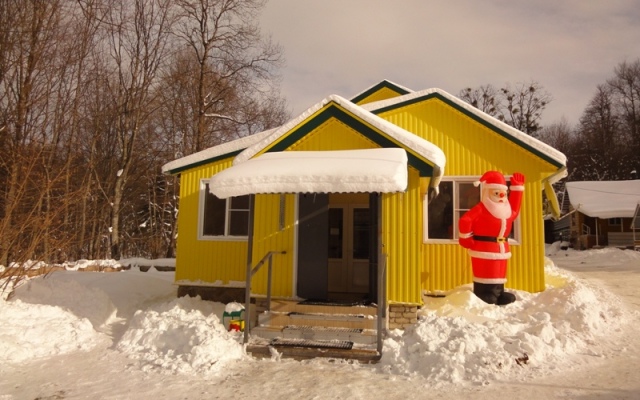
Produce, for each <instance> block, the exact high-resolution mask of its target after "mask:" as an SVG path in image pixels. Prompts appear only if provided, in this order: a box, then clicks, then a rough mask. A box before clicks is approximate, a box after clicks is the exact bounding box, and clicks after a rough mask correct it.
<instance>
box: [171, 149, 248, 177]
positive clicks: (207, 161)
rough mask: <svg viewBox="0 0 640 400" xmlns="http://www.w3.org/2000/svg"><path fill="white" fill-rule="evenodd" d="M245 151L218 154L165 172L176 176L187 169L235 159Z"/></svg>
mask: <svg viewBox="0 0 640 400" xmlns="http://www.w3.org/2000/svg"><path fill="white" fill-rule="evenodd" d="M244 150H245V149H240V150H235V151H232V152H229V153H226V154H220V155H218V156H215V157H211V158H206V159H204V160H200V161H196V162H193V163H191V164H187V165H183V166H182V167H178V168H175V169H171V170H169V171H167V172H166V173H168V174H170V175H177V174H179V173H181V172H182V171H186V170H188V169H193V168H197V167H200V166H202V165H205V164H210V163H213V162H216V161H220V160H224V159H225V158H230V157H235V156H237V155H238V154H240V153H242V152H243V151H244Z"/></svg>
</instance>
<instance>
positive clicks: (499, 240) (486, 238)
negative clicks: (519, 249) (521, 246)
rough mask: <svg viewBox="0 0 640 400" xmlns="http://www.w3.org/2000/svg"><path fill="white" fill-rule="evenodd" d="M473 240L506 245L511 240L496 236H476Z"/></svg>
mask: <svg viewBox="0 0 640 400" xmlns="http://www.w3.org/2000/svg"><path fill="white" fill-rule="evenodd" d="M473 240H479V241H481V242H493V243H504V242H506V241H507V240H509V238H505V237H495V236H478V235H474V236H473Z"/></svg>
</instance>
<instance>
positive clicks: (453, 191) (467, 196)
mask: <svg viewBox="0 0 640 400" xmlns="http://www.w3.org/2000/svg"><path fill="white" fill-rule="evenodd" d="M477 179H478V178H473V177H465V178H462V179H456V180H450V181H442V182H440V186H439V189H440V194H438V196H437V197H436V198H435V199H433V200H432V201H431V202H430V203H429V204H428V205H427V206H426V207H425V208H426V209H427V210H426V213H425V219H426V221H427V224H426V226H425V227H424V232H425V241H426V240H434V239H436V240H437V239H443V240H458V221H459V220H460V217H462V216H463V215H464V213H466V212H467V211H469V210H470V209H471V208H472V207H473V206H475V205H476V204H478V203H479V202H480V188H479V187H476V186H475V185H474V184H473V182H475V181H476V180H477ZM425 203H426V202H425ZM519 224H520V217H518V218H517V219H516V221H515V223H514V225H513V227H512V229H511V234H510V235H509V237H510V238H511V239H515V238H516V237H517V236H519V234H518V233H517V232H519Z"/></svg>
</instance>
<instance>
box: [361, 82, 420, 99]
mask: <svg viewBox="0 0 640 400" xmlns="http://www.w3.org/2000/svg"><path fill="white" fill-rule="evenodd" d="M383 88H388V89H391V90H393V91H394V92H396V93H398V94H399V95H401V96H402V95H405V94H408V93H409V91H407V90H406V89H403V88H401V87H399V86H396V85H394V84H393V83H391V82H389V81H382V82H380V83H378V84H377V85H375V86H373V87H372V88H370V89H367V90H366V91H364V92H362V93H360V94H359V95H357V96H356V97H354V98H353V99H351V100H350V101H351V102H352V103H354V104H357V103H358V102H359V101H361V100H364V99H366V98H367V97H369V96H371V95H372V94H374V93H375V92H377V91H379V90H380V89H383Z"/></svg>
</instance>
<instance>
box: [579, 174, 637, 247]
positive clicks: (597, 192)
mask: <svg viewBox="0 0 640 400" xmlns="http://www.w3.org/2000/svg"><path fill="white" fill-rule="evenodd" d="M566 189H567V193H568V195H569V200H570V202H571V207H572V211H574V212H573V213H572V214H571V243H572V245H573V247H574V248H576V249H579V250H584V249H590V248H592V247H604V246H611V247H621V248H633V247H634V242H635V240H637V239H640V237H636V236H637V235H639V233H637V232H636V231H635V230H634V229H633V227H632V224H631V223H632V221H633V218H634V216H635V215H636V213H637V209H638V205H639V204H640V180H628V181H584V182H567V183H566Z"/></svg>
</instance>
